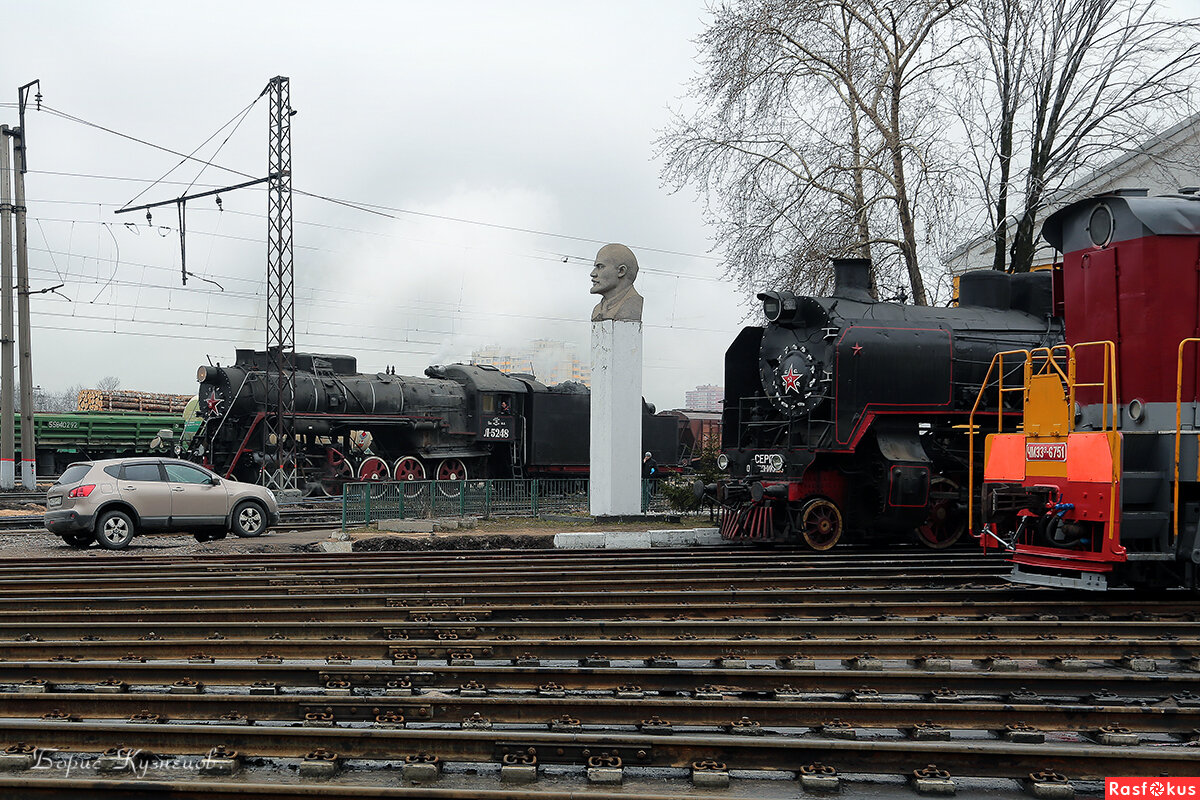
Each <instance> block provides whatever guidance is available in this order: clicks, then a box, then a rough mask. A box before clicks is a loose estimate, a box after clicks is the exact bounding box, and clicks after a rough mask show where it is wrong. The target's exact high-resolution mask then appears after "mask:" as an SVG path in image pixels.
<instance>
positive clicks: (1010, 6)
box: [959, 0, 1200, 272]
mask: <svg viewBox="0 0 1200 800" xmlns="http://www.w3.org/2000/svg"><path fill="white" fill-rule="evenodd" d="M963 12H964V13H963V15H962V17H961V20H962V22H963V24H964V25H965V27H966V29H967V30H969V31H970V32H971V33H972V42H973V43H974V46H975V47H976V48H977V50H978V52H979V53H981V54H983V56H984V58H983V59H981V60H980V63H983V64H984V65H986V66H985V69H983V70H977V71H971V72H964V73H963V78H964V79H963V80H960V82H959V85H960V86H962V87H975V88H978V89H979V90H980V91H978V92H977V93H976V94H975V95H974V97H973V100H974V102H965V103H962V104H960V106H959V107H960V109H967V110H968V111H967V113H965V114H964V115H963V121H964V126H963V127H964V130H965V131H966V138H967V140H968V142H969V143H970V145H971V150H970V153H971V155H972V158H971V159H969V163H973V164H974V165H975V167H976V173H977V176H978V179H979V184H978V186H979V190H980V193H981V195H982V196H983V198H985V202H986V205H987V208H988V214H987V217H988V220H989V225H990V226H991V230H992V236H993V240H994V244H995V248H996V252H995V259H994V262H993V266H995V267H996V268H997V269H1005V268H1007V269H1010V270H1012V271H1015V272H1024V271H1028V270H1029V269H1030V267H1031V265H1032V263H1033V258H1034V255H1035V251H1036V242H1035V234H1036V221H1037V219H1038V216H1039V214H1040V212H1042V210H1043V208H1044V206H1045V203H1046V201H1047V200H1048V198H1050V197H1051V196H1052V195H1054V194H1055V193H1056V192H1058V191H1060V190H1061V189H1062V188H1063V187H1065V186H1066V185H1068V184H1069V183H1070V182H1071V181H1072V180H1074V179H1077V178H1079V177H1080V176H1081V175H1082V174H1084V173H1085V172H1086V171H1087V170H1090V169H1094V168H1096V167H1097V166H1100V165H1101V164H1102V163H1104V162H1106V161H1108V160H1110V159H1112V158H1114V157H1116V156H1118V155H1120V154H1121V153H1123V152H1128V151H1129V150H1130V149H1131V148H1134V147H1136V146H1138V145H1139V144H1141V143H1142V142H1144V141H1145V140H1147V139H1149V138H1151V136H1152V135H1153V134H1154V133H1156V132H1157V131H1159V130H1161V129H1162V128H1164V127H1166V126H1167V125H1169V124H1170V123H1172V122H1175V121H1178V120H1179V119H1182V118H1183V117H1185V116H1186V115H1187V114H1188V113H1190V112H1191V111H1192V110H1193V104H1192V98H1193V96H1194V90H1193V88H1192V87H1193V84H1194V83H1195V79H1196V76H1197V68H1198V67H1200V43H1198V42H1197V40H1196V32H1197V27H1196V25H1195V24H1194V23H1192V22H1190V21H1185V22H1177V21H1164V20H1161V19H1159V18H1158V17H1157V6H1156V2H1155V0H978V2H976V3H970V4H967V5H965V6H964V7H963ZM962 63H963V64H964V65H969V64H971V61H970V60H969V59H964V60H963V62H962ZM989 109H995V112H994V113H992V114H989V113H988V111H989ZM1012 220H1015V232H1014V233H1013V240H1012V242H1011V244H1010V243H1009V242H1008V241H1007V237H1008V229H1009V227H1010V225H1012V224H1013V223H1012Z"/></svg>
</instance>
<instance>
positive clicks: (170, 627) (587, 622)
mask: <svg viewBox="0 0 1200 800" xmlns="http://www.w3.org/2000/svg"><path fill="white" fill-rule="evenodd" d="M560 610H561V609H560ZM676 616H677V617H678V616H681V615H676ZM1097 625H1098V623H1097V622H1096V621H1094V620H1025V619H994V618H987V619H970V620H960V619H940V620H935V621H931V620H927V619H911V618H903V617H897V618H889V619H863V618H858V619H854V618H848V619H834V620H830V619H824V618H822V619H794V618H775V619H754V618H748V617H744V616H742V615H741V614H740V613H735V614H727V616H726V618H725V619H686V618H685V619H679V618H676V619H654V618H636V619H625V618H624V617H620V618H607V619H573V620H561V619H549V620H519V619H486V620H469V621H460V620H457V619H455V620H440V621H433V620H430V619H423V618H418V619H415V620H414V619H389V620H379V619H369V620H330V619H326V618H322V617H321V616H319V615H313V616H312V617H310V618H308V619H304V620H273V621H272V620H266V619H263V620H260V621H257V622H255V621H244V622H234V621H229V620H225V619H219V618H218V619H211V618H210V619H206V620H203V621H199V622H197V621H182V622H170V621H166V620H161V619H153V618H151V619H137V620H114V619H111V618H103V619H101V618H97V619H94V620H91V621H70V622H67V621H63V622H57V621H44V620H38V621H36V622H32V621H28V620H24V619H21V620H9V619H2V618H0V641H8V640H22V639H25V638H28V637H33V636H37V637H39V638H41V639H42V640H43V641H44V642H46V643H51V642H60V643H61V642H75V641H81V640H82V639H83V637H99V639H100V640H121V639H142V638H144V637H147V638H149V637H158V638H160V639H167V640H173V639H194V640H203V639H206V638H217V636H218V635H219V636H221V637H225V638H228V639H243V640H254V639H268V638H280V637H283V638H286V639H309V640H313V639H322V640H332V639H334V637H336V638H337V639H345V640H349V641H355V642H363V641H378V640H391V641H395V640H406V641H422V640H424V641H430V640H433V641H437V640H441V641H443V642H444V641H448V640H455V641H463V642H464V643H469V642H472V641H475V640H477V639H504V638H505V637H513V638H516V639H519V640H524V641H540V640H547V641H549V640H555V641H558V640H563V639H566V638H567V637H572V638H578V639H591V640H607V639H618V640H620V639H628V638H630V637H633V638H636V639H661V640H678V639H690V638H695V639H700V640H730V641H737V640H751V639H759V640H767V641H775V640H785V641H791V642H802V641H804V640H807V639H811V638H814V637H815V638H816V639H818V640H825V639H835V638H836V639H853V640H858V641H860V644H859V645H857V646H858V647H868V648H869V647H870V642H872V641H874V640H875V639H913V638H915V637H923V640H928V641H930V642H933V641H942V640H945V639H978V638H980V637H992V638H1003V639H1005V640H1006V641H1007V640H1009V639H1013V640H1022V639H1035V638H1039V637H1042V638H1046V637H1052V638H1054V639H1076V640H1080V639H1082V640H1089V639H1092V638H1093V637H1094V636H1096V633H1097ZM1103 630H1104V635H1106V636H1108V637H1115V638H1117V639H1127V640H1132V639H1140V640H1147V639H1162V640H1164V641H1171V640H1178V641H1180V642H1182V641H1184V640H1185V639H1188V640H1190V641H1191V642H1192V644H1193V645H1195V644H1198V643H1200V629H1198V627H1197V625H1196V623H1195V622H1194V621H1192V620H1177V619H1176V620H1162V619H1144V620H1106V621H1104V622H1103ZM933 631H936V633H933ZM926 646H927V647H936V645H934V644H929V645H926Z"/></svg>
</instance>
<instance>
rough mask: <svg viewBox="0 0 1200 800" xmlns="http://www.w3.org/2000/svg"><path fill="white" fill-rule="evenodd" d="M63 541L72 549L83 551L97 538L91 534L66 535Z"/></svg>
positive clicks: (63, 536)
mask: <svg viewBox="0 0 1200 800" xmlns="http://www.w3.org/2000/svg"><path fill="white" fill-rule="evenodd" d="M62 540H63V541H64V542H66V543H67V544H69V545H71V547H78V548H80V549H83V548H85V547H87V546H88V545H89V544H91V543H92V542H94V541H95V540H96V537H95V536H93V535H92V534H90V533H64V534H62Z"/></svg>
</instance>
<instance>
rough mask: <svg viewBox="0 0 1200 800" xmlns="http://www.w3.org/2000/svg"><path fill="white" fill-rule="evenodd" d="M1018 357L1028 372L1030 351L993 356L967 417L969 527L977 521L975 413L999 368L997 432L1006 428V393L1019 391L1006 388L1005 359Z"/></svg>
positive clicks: (1017, 351) (1009, 351)
mask: <svg viewBox="0 0 1200 800" xmlns="http://www.w3.org/2000/svg"><path fill="white" fill-rule="evenodd" d="M1016 355H1019V356H1021V359H1022V364H1023V365H1024V367H1025V369H1024V370H1023V371H1027V370H1028V368H1029V359H1030V353H1029V351H1028V350H1002V351H1000V352H999V353H996V354H995V355H994V356H992V361H991V363H990V364H988V370H987V373H986V374H985V375H984V376H983V381H982V382H981V383H980V385H979V392H978V393H977V394H976V395H975V405H973V406H971V414H970V416H968V417H967V485H968V490H967V525H973V524H974V521H975V431H976V427H975V413H976V412H977V411H978V410H979V404H980V403H982V402H983V395H984V393H985V392H986V391H987V390H988V386H989V385H990V384H991V379H992V371H993V370H996V369H997V368H998V375H997V379H996V388H997V390H998V393H999V394H998V398H997V400H998V402H997V403H996V432H997V433H999V432H1000V431H1001V430H1002V429H1003V428H1004V392H1005V391H1017V390H1016V389H1008V390H1006V389H1005V388H1004V357H1005V356H1016ZM1020 390H1021V391H1023V390H1024V387H1023V386H1022V387H1020Z"/></svg>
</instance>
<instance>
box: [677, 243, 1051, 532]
mask: <svg viewBox="0 0 1200 800" xmlns="http://www.w3.org/2000/svg"><path fill="white" fill-rule="evenodd" d="M834 273H835V288H834V290H833V293H832V294H831V296H829V297H805V296H797V295H794V294H792V293H791V292H765V293H763V294H760V295H759V299H760V300H762V302H763V311H764V314H765V315H766V318H767V324H766V325H765V326H762V327H748V328H745V329H743V330H742V332H741V334H740V335H739V336H738V337H737V338H736V339H735V340H734V342H733V344H732V345H731V346H730V347H729V349H728V351H727V352H726V355H725V411H724V414H723V420H722V453H721V456H720V457H719V459H718V464H719V466H720V467H721V468H722V469H723V470H724V471H725V472H726V473H727V477H725V478H723V479H722V480H720V481H719V482H717V483H716V484H710V485H708V486H706V487H699V486H698V487H697V490H698V491H699V492H702V493H704V494H705V495H707V496H708V497H709V498H711V499H713V500H715V501H716V502H717V503H718V504H720V506H721V523H720V528H721V534H722V536H723V537H725V538H726V539H758V540H773V541H802V542H803V543H805V544H807V545H808V546H809V547H811V548H813V549H816V550H827V549H829V548H830V547H833V546H834V545H835V544H836V543H837V542H838V541H840V540H841V539H842V538H843V536H844V535H850V536H853V537H856V538H860V539H861V538H867V537H892V538H894V537H895V536H897V535H899V534H903V535H910V534H911V533H912V532H914V531H915V532H916V534H917V538H918V539H919V540H920V541H921V542H923V543H924V544H926V545H928V546H929V547H932V548H944V547H948V546H950V545H951V544H953V543H954V542H955V541H956V540H957V539H958V538H959V537H960V536H961V534H962V532H963V530H964V529H965V527H966V506H967V493H968V491H969V486H968V483H969V480H968V478H969V465H968V456H967V449H968V447H967V444H968V443H967V437H966V435H965V430H964V429H965V424H966V422H967V417H968V415H969V413H970V411H971V407H972V404H973V402H974V401H975V398H976V395H977V393H978V389H979V387H980V385H981V383H982V381H983V379H984V376H985V374H986V372H987V370H988V367H989V365H990V363H991V361H992V356H993V355H994V354H995V353H997V352H999V351H1004V350H1011V349H1014V348H1030V347H1036V346H1039V345H1043V344H1048V343H1050V342H1054V341H1057V340H1058V339H1059V338H1060V337H1061V335H1062V323H1061V320H1060V319H1059V318H1058V317H1057V316H1055V314H1054V311H1053V308H1052V293H1051V286H1050V275H1049V274H1039V273H1034V274H1028V275H1008V274H1005V273H1001V272H996V271H992V270H980V271H977V272H973V273H969V274H966V275H964V276H962V278H961V280H960V289H959V305H958V307H952V308H929V307H920V306H908V305H902V304H897V303H891V302H877V301H876V300H874V299H873V298H872V297H871V294H870V292H869V276H870V262H869V261H867V260H864V259H845V260H838V261H835V262H834ZM996 402H997V403H999V402H1001V401H1000V400H999V399H997V400H996ZM1005 402H1007V403H1008V408H1009V412H1010V413H1016V412H1018V411H1019V404H1017V405H1014V404H1013V403H1012V401H1011V400H1006V401H1005Z"/></svg>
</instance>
